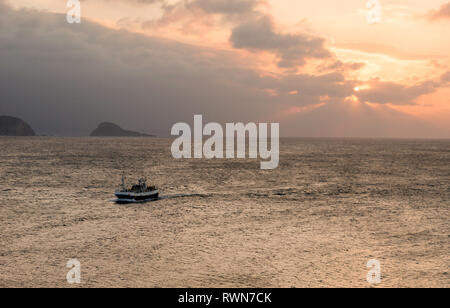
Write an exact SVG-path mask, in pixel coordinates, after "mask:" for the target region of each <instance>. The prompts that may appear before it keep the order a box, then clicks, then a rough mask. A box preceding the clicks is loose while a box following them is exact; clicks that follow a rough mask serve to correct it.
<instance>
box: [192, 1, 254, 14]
mask: <svg viewBox="0 0 450 308" xmlns="http://www.w3.org/2000/svg"><path fill="white" fill-rule="evenodd" d="M260 2H261V1H257V0H194V1H192V2H189V3H188V5H187V7H188V8H199V9H202V10H203V11H205V12H207V13H212V14H228V15H234V14H240V15H242V14H247V13H250V12H253V11H254V10H255V8H256V6H257V5H258V4H259V3H260Z"/></svg>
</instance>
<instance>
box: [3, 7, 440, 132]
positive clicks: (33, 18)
mask: <svg viewBox="0 0 450 308" xmlns="http://www.w3.org/2000/svg"><path fill="white" fill-rule="evenodd" d="M0 12H1V14H0V63H1V69H0V99H1V104H0V114H7V115H14V116H19V117H22V118H24V119H25V120H27V121H29V122H30V124H31V125H32V126H33V127H34V128H35V129H36V130H37V131H38V132H39V133H46V134H59V135H85V134H88V133H89V132H90V131H91V130H92V129H94V128H95V127H96V126H97V124H98V123H99V122H102V121H112V122H116V123H118V124H120V125H122V126H124V127H126V128H129V129H137V130H140V131H146V132H149V133H156V134H158V135H160V136H167V135H168V133H169V132H170V127H171V125H172V124H173V123H175V122H179V121H189V120H191V119H192V117H193V115H194V114H197V113H198V114H203V115H204V116H205V121H217V122H222V123H223V122H239V121H242V122H249V121H255V122H257V121H259V120H261V119H268V120H270V119H273V118H274V117H275V115H276V114H277V113H279V112H280V110H283V109H286V108H289V107H297V106H308V105H314V104H317V103H318V102H321V99H322V98H323V97H327V106H328V107H327V108H325V109H321V110H323V113H318V116H317V117H315V118H314V120H306V119H305V123H306V122H307V123H311V125H310V126H309V127H308V131H313V130H317V131H323V132H329V131H330V130H329V129H332V128H330V126H329V125H328V123H327V119H328V117H336V116H339V115H338V114H332V112H334V108H332V107H331V106H332V105H334V104H337V105H336V106H338V105H339V106H340V105H341V104H343V102H344V101H345V98H346V97H348V96H350V95H352V93H353V91H352V89H353V87H354V86H355V84H356V83H357V81H349V80H346V78H345V74H344V72H334V73H328V74H323V75H317V76H314V75H309V74H290V75H273V76H266V77H261V75H260V72H258V71H255V70H252V69H247V68H243V67H242V66H240V65H237V64H236V63H235V62H234V54H233V53H229V52H218V51H217V50H209V49H206V48H199V47H193V46H189V45H185V44H179V43H175V42H170V41H168V40H159V39H155V38H150V37H146V36H142V35H137V34H132V33H129V32H126V31H116V30H112V29H108V28H105V27H102V26H100V25H97V24H95V23H92V22H89V21H88V20H83V23H82V24H73V25H71V24H68V23H67V22H66V19H65V16H64V15H60V14H51V13H44V12H37V11H32V10H20V11H15V10H12V9H10V8H9V7H7V6H5V5H4V3H3V2H2V1H1V0H0ZM269 36H270V35H269ZM281 40H283V39H281ZM287 40H288V41H289V40H290V39H287ZM284 44H286V45H287V46H290V44H291V43H290V42H289V43H284ZM269 46H270V45H269ZM263 47H266V46H265V45H263ZM261 48H262V47H261ZM277 52H278V51H277ZM447 79H448V76H447V75H444V76H443V77H442V81H444V80H447ZM390 87H391V89H394V90H398V89H400V90H401V91H404V92H407V93H408V94H407V95H403V96H402V98H395V97H394V100H396V101H398V102H403V101H408V100H414V99H415V97H414V95H416V96H417V95H422V94H423V93H425V92H429V91H432V90H433V88H435V87H436V86H435V85H427V84H426V83H424V84H423V85H422V86H421V87H419V88H420V89H419V90H418V89H415V88H414V87H413V89H410V88H408V87H404V86H401V85H395V84H392V85H390ZM387 88H389V86H387V85H386V84H385V83H381V82H380V81H378V87H374V89H378V91H379V92H378V93H377V95H375V94H373V93H372V94H371V95H369V94H367V95H368V96H370V97H368V100H369V99H372V98H373V97H374V98H375V99H377V100H379V101H382V99H380V96H383V95H384V96H385V97H384V100H389V101H392V100H393V99H392V97H391V98H389V97H388V95H389V93H388V90H387ZM268 90H270V91H273V92H274V93H276V94H277V95H275V96H273V95H270V94H268V92H267V91H268ZM292 93H296V94H295V95H293V94H292ZM391 95H392V94H391ZM394 95H395V94H394ZM377 96H378V97H377ZM329 112H331V113H329ZM300 120H302V121H303V118H298V121H300ZM347 120H348V119H347V118H342V119H341V121H343V122H346V121H347ZM366 120H367V121H368V120H369V119H366ZM311 121H312V122H311ZM344 124H345V123H344ZM281 126H282V127H284V128H283V131H282V132H283V134H289V135H303V134H304V133H305V132H301V131H295V129H297V128H298V129H301V127H298V126H295V125H292V126H290V125H286V126H283V122H281ZM368 132H370V130H368ZM325 135H326V134H325Z"/></svg>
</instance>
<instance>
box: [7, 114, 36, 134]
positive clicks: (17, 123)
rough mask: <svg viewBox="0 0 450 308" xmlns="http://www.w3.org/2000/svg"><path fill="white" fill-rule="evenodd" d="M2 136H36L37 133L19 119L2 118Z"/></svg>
mask: <svg viewBox="0 0 450 308" xmlns="http://www.w3.org/2000/svg"><path fill="white" fill-rule="evenodd" d="M0 136H36V133H35V132H34V130H33V129H32V128H31V126H30V125H28V123H26V122H25V121H23V120H21V119H19V118H15V117H10V116H0Z"/></svg>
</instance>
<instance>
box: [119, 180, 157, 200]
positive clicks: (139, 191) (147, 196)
mask: <svg viewBox="0 0 450 308" xmlns="http://www.w3.org/2000/svg"><path fill="white" fill-rule="evenodd" d="M115 195H116V197H117V200H116V202H117V203H135V202H146V201H151V200H157V199H158V197H159V190H158V188H157V187H156V186H147V180H146V179H145V178H142V179H140V180H139V184H136V185H133V186H132V187H131V188H127V187H126V186H125V177H124V176H122V184H121V185H120V187H119V189H118V190H117V191H116V192H115Z"/></svg>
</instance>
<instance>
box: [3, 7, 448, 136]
mask: <svg viewBox="0 0 450 308" xmlns="http://www.w3.org/2000/svg"><path fill="white" fill-rule="evenodd" d="M66 3H67V1H66V0H14V1H7V0H0V67H1V71H0V90H1V93H2V94H1V100H2V104H1V105H0V114H7V115H13V116H19V117H22V118H23V119H25V120H26V121H28V122H29V123H30V124H31V125H32V126H33V127H34V128H35V129H36V130H37V131H38V132H40V133H43V134H55V135H83V134H87V133H89V131H90V130H92V129H93V128H94V127H95V126H96V125H97V124H98V123H99V122H101V121H113V122H116V123H118V124H120V125H122V126H124V127H126V128H129V129H138V130H142V131H145V132H149V133H156V134H158V135H160V136H167V135H168V134H169V133H170V127H171V125H173V124H174V123H175V122H178V121H191V120H192V118H193V115H194V114H203V115H204V117H205V119H206V120H207V121H217V122H239V121H243V122H249V121H255V122H258V121H264V122H279V123H280V129H281V134H282V135H283V136H312V137H318V136H323V137H328V136H329V137H444V138H450V35H449V30H450V2H449V1H448V0H426V1H425V0H380V3H381V9H382V14H381V20H380V22H379V23H375V24H370V23H369V22H368V20H367V15H368V13H369V9H368V8H367V7H366V4H367V0H343V1H335V0H315V1H300V0H267V1H266V0H84V1H81V3H82V4H81V6H82V23H81V24H68V23H67V22H66V16H65V13H66V12H67V10H68V9H67V8H66Z"/></svg>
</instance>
